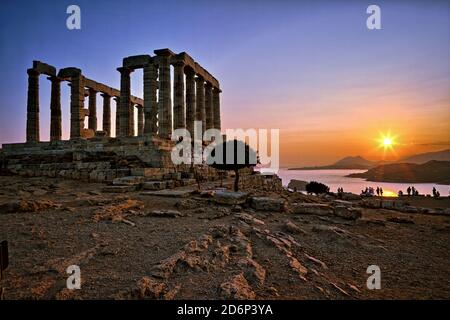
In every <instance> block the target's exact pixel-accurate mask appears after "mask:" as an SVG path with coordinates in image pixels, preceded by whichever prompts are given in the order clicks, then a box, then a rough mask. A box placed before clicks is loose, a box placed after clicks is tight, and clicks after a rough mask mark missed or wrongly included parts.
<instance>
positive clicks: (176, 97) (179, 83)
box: [173, 62, 186, 129]
mask: <svg viewBox="0 0 450 320" xmlns="http://www.w3.org/2000/svg"><path fill="white" fill-rule="evenodd" d="M173 82H174V84H173V88H174V92H173V127H174V129H181V128H186V118H185V113H184V63H183V62H176V63H175V64H174V80H173Z"/></svg>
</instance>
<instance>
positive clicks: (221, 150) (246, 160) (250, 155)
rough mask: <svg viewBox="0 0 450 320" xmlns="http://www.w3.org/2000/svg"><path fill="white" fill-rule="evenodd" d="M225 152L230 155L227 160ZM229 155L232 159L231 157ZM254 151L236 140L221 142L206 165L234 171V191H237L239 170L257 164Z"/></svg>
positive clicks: (210, 155)
mask: <svg viewBox="0 0 450 320" xmlns="http://www.w3.org/2000/svg"><path fill="white" fill-rule="evenodd" d="M227 152H228V153H229V154H230V155H229V157H228V158H232V159H227ZM231 153H232V154H233V157H231ZM257 158H258V157H257V155H256V151H254V150H253V149H252V148H250V146H249V145H247V144H246V143H244V142H242V141H238V140H236V139H234V140H229V141H225V142H222V143H220V144H218V145H217V146H215V147H214V149H213V150H212V151H211V153H210V154H209V155H208V157H207V160H206V163H207V164H208V165H209V166H211V167H213V168H215V169H218V170H226V171H231V170H232V171H234V173H235V176H234V191H238V190H239V169H243V168H250V167H254V166H255V165H256V164H257V162H258V159H257Z"/></svg>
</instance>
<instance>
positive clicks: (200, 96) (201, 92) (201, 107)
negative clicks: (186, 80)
mask: <svg viewBox="0 0 450 320" xmlns="http://www.w3.org/2000/svg"><path fill="white" fill-rule="evenodd" d="M195 82H196V85H197V86H196V87H197V89H196V91H197V97H196V102H197V106H196V109H195V120H197V121H201V122H202V139H203V133H204V132H205V127H206V118H205V80H204V79H203V78H202V77H200V76H197V78H195Z"/></svg>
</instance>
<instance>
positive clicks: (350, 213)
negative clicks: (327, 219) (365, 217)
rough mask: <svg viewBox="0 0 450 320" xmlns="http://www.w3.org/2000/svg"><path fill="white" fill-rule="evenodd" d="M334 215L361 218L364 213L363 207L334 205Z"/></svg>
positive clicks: (352, 218)
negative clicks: (362, 211)
mask: <svg viewBox="0 0 450 320" xmlns="http://www.w3.org/2000/svg"><path fill="white" fill-rule="evenodd" d="M334 215H336V216H338V217H341V218H344V219H349V220H356V219H359V218H361V216H362V213H361V209H359V208H352V207H347V206H343V205H339V206H336V207H334Z"/></svg>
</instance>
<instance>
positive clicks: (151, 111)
mask: <svg viewBox="0 0 450 320" xmlns="http://www.w3.org/2000/svg"><path fill="white" fill-rule="evenodd" d="M157 78H158V69H157V67H156V66H155V65H154V64H153V63H151V64H148V65H146V66H145V67H144V114H145V125H144V134H156V133H157V132H158V125H157V121H158V119H157V114H158V102H157V96H156V94H157V90H158V81H157Z"/></svg>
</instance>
